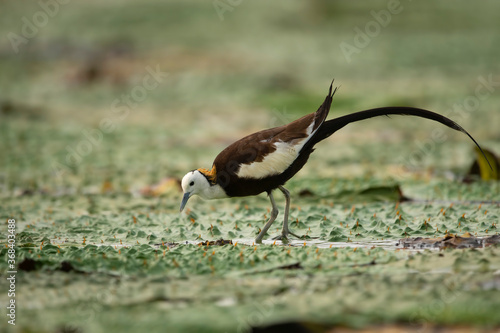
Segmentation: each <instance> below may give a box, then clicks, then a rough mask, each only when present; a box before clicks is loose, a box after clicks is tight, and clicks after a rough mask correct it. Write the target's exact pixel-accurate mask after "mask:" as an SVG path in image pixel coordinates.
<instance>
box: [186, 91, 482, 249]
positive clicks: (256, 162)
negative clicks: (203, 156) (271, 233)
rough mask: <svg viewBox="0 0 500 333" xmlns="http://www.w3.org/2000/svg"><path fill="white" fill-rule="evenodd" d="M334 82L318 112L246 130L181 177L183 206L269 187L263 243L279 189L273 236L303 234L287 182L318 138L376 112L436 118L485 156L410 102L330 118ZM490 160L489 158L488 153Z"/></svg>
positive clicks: (448, 121) (284, 238)
mask: <svg viewBox="0 0 500 333" xmlns="http://www.w3.org/2000/svg"><path fill="white" fill-rule="evenodd" d="M333 83H334V81H332V83H331V84H330V88H329V91H328V95H327V96H326V98H325V100H324V101H323V103H322V104H321V106H320V107H319V108H318V110H317V111H316V112H313V113H310V114H307V115H305V116H303V117H302V118H299V119H297V120H295V121H292V122H291V123H289V124H286V125H283V126H279V127H274V128H270V129H265V130H262V131H259V132H256V133H253V134H250V135H248V136H245V137H244V138H242V139H240V140H238V141H236V142H234V143H232V144H231V145H229V146H228V147H226V148H225V149H224V150H222V151H221V152H220V153H219V155H217V157H216V158H215V160H214V162H213V164H212V168H211V169H210V170H208V169H204V168H199V169H195V170H192V171H190V172H188V173H187V174H186V175H185V176H184V177H183V178H182V181H181V186H182V190H183V197H182V201H181V205H180V211H181V212H182V211H183V209H184V207H185V206H186V203H187V202H188V200H189V198H191V197H192V196H194V195H198V196H200V197H201V198H203V199H222V198H231V197H246V196H254V195H258V194H260V193H263V192H265V193H267V195H268V197H269V200H270V201H271V207H272V208H271V215H270V217H269V219H268V220H267V222H266V224H265V225H264V227H263V228H262V229H261V231H260V233H259V234H258V235H257V237H256V238H255V243H257V244H259V243H262V240H263V238H264V236H265V235H266V233H267V231H268V230H269V228H270V227H271V225H272V224H273V222H274V220H275V219H276V218H277V216H278V207H277V205H276V202H275V199H274V196H273V191H274V190H276V189H278V190H279V191H281V192H282V193H283V195H284V196H285V199H286V201H285V210H284V218H283V227H282V230H281V234H280V235H278V236H277V237H275V238H274V239H279V240H282V241H283V242H285V241H287V240H288V236H289V235H292V236H295V237H297V238H300V237H299V236H297V235H296V234H294V233H292V232H291V231H290V229H289V226H288V214H289V211H290V192H289V191H288V190H287V189H286V188H285V187H284V185H285V183H286V182H287V181H288V180H289V179H291V178H292V177H293V176H294V175H295V174H296V173H297V172H298V171H299V170H300V169H302V167H303V166H304V165H305V164H306V163H307V161H308V159H309V156H310V155H311V153H312V152H313V151H314V149H315V148H314V146H315V145H316V144H317V143H318V142H320V141H322V140H325V139H326V138H328V137H330V136H331V135H332V134H333V133H335V132H336V131H338V130H340V129H341V128H343V127H344V126H346V125H348V124H350V123H353V122H357V121H360V120H365V119H369V118H373V117H378V116H390V115H404V116H416V117H421V118H426V119H430V120H434V121H436V122H439V123H441V124H443V125H445V126H448V127H450V128H452V129H454V130H457V131H460V132H462V133H464V134H466V135H467V136H468V137H469V138H470V139H471V140H472V141H473V142H474V144H475V145H476V146H477V147H478V149H479V150H480V151H481V152H482V153H483V156H485V155H484V152H483V150H482V149H481V147H480V146H479V144H478V143H477V142H476V140H475V139H474V138H473V137H472V136H471V135H470V134H469V133H468V132H467V131H466V130H465V129H464V128H462V127H461V126H460V125H458V124H457V123H456V122H454V121H453V120H451V119H449V118H447V117H445V116H443V115H440V114H438V113H435V112H432V111H429V110H425V109H420V108H414V107H407V106H389V107H379V108H374V109H368V110H364V111H358V112H354V113H351V114H347V115H344V116H341V117H338V118H334V119H331V120H326V118H327V116H328V113H329V111H330V107H331V104H332V100H333V96H334V95H335V93H336V92H337V88H338V87H336V88H335V89H333V91H332V87H333ZM485 158H486V156H485ZM486 160H487V161H488V159H487V158H486ZM488 163H489V161H488Z"/></svg>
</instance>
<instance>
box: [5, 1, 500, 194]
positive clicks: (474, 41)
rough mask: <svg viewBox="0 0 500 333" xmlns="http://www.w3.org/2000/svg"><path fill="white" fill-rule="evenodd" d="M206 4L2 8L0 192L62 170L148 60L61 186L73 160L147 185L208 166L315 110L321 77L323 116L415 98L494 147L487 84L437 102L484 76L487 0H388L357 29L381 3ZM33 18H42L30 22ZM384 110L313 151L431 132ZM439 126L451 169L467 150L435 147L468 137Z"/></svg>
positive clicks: (494, 48)
mask: <svg viewBox="0 0 500 333" xmlns="http://www.w3.org/2000/svg"><path fill="white" fill-rule="evenodd" d="M235 3H236V2H235ZM222 4H225V5H226V7H221V8H222V9H219V13H218V11H217V10H216V7H217V8H219V6H222V5H221V4H219V3H218V2H204V1H168V2H158V1H140V2H138V1H107V2H106V3H105V4H102V3H100V2H94V1H85V2H84V3H82V2H69V3H68V4H60V5H58V6H59V7H58V8H56V9H57V10H56V9H53V12H55V15H53V17H50V15H45V17H48V19H47V20H45V21H44V20H43V15H38V16H37V13H39V12H46V11H45V10H44V9H43V7H41V6H40V5H39V4H38V2H35V1H33V2H30V1H4V2H2V14H1V16H2V20H1V22H2V24H1V26H0V32H1V35H2V36H3V37H4V38H3V39H2V41H3V42H2V44H1V49H0V73H1V76H0V80H1V81H0V82H1V83H0V84H1V87H2V89H1V91H0V93H1V95H0V103H1V104H0V105H1V117H2V121H1V124H2V125H1V126H2V128H1V131H0V135H1V136H2V140H1V145H2V146H1V148H0V149H1V151H2V155H3V163H2V170H1V172H2V175H3V176H2V177H3V180H4V185H5V186H6V187H7V189H12V188H13V187H16V186H20V187H26V186H29V187H36V188H40V187H44V186H45V187H52V186H51V184H53V182H54V181H61V179H59V177H55V178H54V172H53V171H52V170H53V169H54V167H53V163H54V161H56V162H60V163H63V164H65V165H67V164H68V163H64V158H65V157H66V155H67V152H68V151H67V150H66V147H67V146H70V147H72V148H74V149H76V148H77V145H78V144H79V143H80V141H81V140H85V139H86V137H85V136H83V134H82V131H83V130H91V129H95V128H99V124H100V122H101V121H102V120H103V119H104V118H113V119H115V120H116V118H118V116H117V114H116V113H114V112H115V111H116V105H115V104H113V102H114V101H115V100H116V99H118V100H121V99H122V96H123V95H124V94H128V95H130V94H131V92H132V90H133V89H134V87H136V86H141V85H142V80H143V78H144V77H145V76H147V75H148V72H147V69H146V68H148V67H149V68H154V69H156V68H159V70H160V71H161V72H164V73H168V75H167V76H166V77H165V78H164V80H163V81H162V82H161V84H159V85H158V86H157V87H156V88H154V89H152V90H148V91H147V95H146V96H145V98H144V100H141V101H140V102H139V103H135V104H136V105H135V106H134V107H130V108H127V109H129V110H128V111H129V112H128V113H127V114H126V115H125V117H123V118H124V119H121V120H116V121H115V124H116V125H117V126H116V127H115V129H114V130H113V131H111V133H107V134H105V135H104V139H103V143H102V144H101V145H93V147H92V152H91V153H89V154H88V155H87V156H85V158H83V159H82V163H78V165H70V167H71V170H72V172H73V174H76V175H77V176H78V177H77V178H76V179H74V181H75V182H76V185H77V186H80V185H81V182H82V181H84V179H85V177H86V176H88V175H89V172H88V171H89V170H92V177H94V179H95V177H101V178H103V179H104V178H107V177H109V175H116V174H117V172H123V173H127V174H130V175H131V176H132V179H134V180H139V181H141V182H144V181H151V179H148V178H147V176H151V177H152V178H153V179H156V178H157V177H158V176H160V175H165V174H169V175H176V176H181V175H182V174H184V173H185V171H186V170H190V169H193V168H197V167H210V165H211V162H212V159H213V157H214V156H215V155H216V153H217V152H219V151H220V150H221V149H222V148H223V147H225V146H226V145H227V144H228V143H230V142H232V141H234V140H236V139H238V138H239V137H241V136H242V135H245V134H248V133H250V132H252V131H256V130H260V129H262V128H266V127H271V126H274V125H279V124H282V123H285V122H288V121H291V120H293V119H295V118H297V117H299V116H301V115H304V114H306V113H309V112H312V111H315V110H316V109H317V107H318V106H319V104H320V103H321V102H322V100H323V98H324V96H325V94H326V92H327V88H328V85H329V83H330V81H331V79H332V78H335V79H336V84H337V85H340V86H341V88H340V90H339V92H338V94H337V96H336V97H335V101H334V104H333V108H332V113H331V116H338V115H341V114H345V113H348V112H353V111H358V110H362V109H367V108H372V107H378V106H386V105H408V106H418V107H422V108H427V109H430V110H433V111H436V112H440V113H443V114H448V115H449V116H450V117H451V118H453V119H455V120H456V121H457V122H458V123H460V124H462V125H463V126H464V127H465V128H466V129H468V130H469V131H470V132H471V133H472V134H473V136H475V137H476V138H477V139H478V140H479V142H481V143H482V144H483V145H484V146H485V147H490V144H491V145H493V147H492V148H495V147H494V145H495V144H496V142H497V141H499V138H500V132H499V131H498V124H500V112H498V105H499V103H500V101H499V99H500V94H498V88H499V87H500V86H498V85H497V86H495V87H493V91H487V92H488V93H489V94H488V95H487V97H486V98H485V99H484V100H481V101H480V104H479V105H475V104H471V105H472V107H471V108H470V109H469V110H466V111H465V112H457V111H452V110H453V106H454V105H455V104H461V105H463V104H464V102H465V101H466V99H467V97H469V96H474V95H475V89H476V87H477V86H478V85H480V81H479V80H480V78H481V77H482V78H485V79H488V78H489V77H492V80H493V81H494V82H500V74H499V72H500V63H499V62H498V54H500V35H499V34H498V31H499V29H500V24H499V23H498V20H497V19H496V13H497V9H498V4H497V3H496V2H495V1H487V2H483V3H481V5H480V6H478V5H476V4H474V3H470V2H466V1H458V2H438V3H433V4H430V3H421V2H411V1H408V2H406V1H404V2H401V3H400V4H399V6H398V7H396V8H397V9H398V12H399V13H398V14H392V15H390V18H389V23H388V24H386V26H385V27H384V26H381V25H380V24H378V28H379V29H378V30H377V29H376V24H375V29H374V28H373V24H371V25H370V24H369V23H370V22H372V23H373V22H376V20H375V19H374V16H373V14H372V13H371V12H372V11H374V12H376V13H380V12H381V11H386V12H388V9H387V8H388V5H389V4H390V2H386V1H372V2H370V3H359V2H326V1H307V2H301V1H286V2H273V3H272V4H269V3H268V2H265V1H251V2H246V1H241V3H240V4H239V5H237V6H232V5H230V4H229V3H225V2H223V1H222ZM216 5H217V6H216ZM223 10H226V11H223ZM220 12H222V13H220ZM380 15H382V14H379V16H380ZM382 16H383V15H382ZM221 17H222V19H223V20H221ZM23 18H25V19H26V20H27V21H29V22H31V24H32V25H35V29H36V30H37V32H36V33H35V34H34V36H33V37H32V38H26V39H22V38H23V36H24V35H23V31H27V32H30V29H28V28H25V25H27V24H26V21H25V20H23ZM386 21H387V20H386ZM37 22H41V23H44V22H46V24H45V25H43V26H40V27H39V28H38V27H37V25H36V24H38V23H37ZM367 24H368V29H372V30H371V31H375V32H378V34H375V36H374V37H369V36H368V41H369V43H366V40H363V39H360V38H358V37H357V35H358V33H357V32H356V31H355V29H356V28H358V29H360V30H361V31H365V30H366V29H367ZM23 29H24V30H23ZM9 33H14V34H16V36H19V37H20V39H16V38H14V37H12V35H9ZM369 33H370V34H371V35H373V33H372V32H369ZM356 38H358V40H361V42H363V46H364V47H359V48H357V50H358V52H359V53H352V54H351V56H350V60H351V61H350V62H348V61H347V58H346V57H345V55H344V53H343V52H342V49H341V44H342V43H345V44H349V45H351V46H354V47H355V46H356V45H359V44H356V43H355V42H356V41H355V39H356ZM12 41H15V42H14V44H15V45H16V47H17V49H18V53H15V52H14V49H13V46H12V45H13V42H12ZM364 44H367V45H366V46H365V45H364ZM469 102H471V101H469ZM472 102H473V101H472ZM123 104H124V103H123V102H121V101H120V104H119V106H121V105H123ZM114 105H115V108H113V106H114ZM450 111H451V112H450ZM122 114H123V112H122V113H120V114H119V115H122ZM395 118H396V119H394V120H392V121H388V120H387V119H374V120H370V121H367V122H364V123H357V124H354V125H351V126H349V127H348V128H346V129H344V130H342V131H340V132H339V133H337V134H336V136H335V138H333V139H331V140H329V142H328V143H326V144H325V143H323V144H322V146H321V147H322V148H321V150H322V154H323V153H325V154H327V155H328V154H330V153H329V151H333V150H339V151H340V152H339V153H338V155H337V156H336V158H337V160H342V159H343V157H345V156H344V155H343V152H342V148H339V147H340V146H342V147H343V146H345V145H346V143H348V142H349V143H351V144H352V146H350V147H349V149H350V150H352V149H358V152H359V149H361V150H362V149H363V148H357V147H356V145H357V144H359V145H361V146H366V145H368V146H369V145H370V144H372V143H376V142H380V141H384V142H385V144H387V145H393V144H398V143H401V142H403V141H404V142H407V143H408V144H409V145H410V149H418V147H416V146H411V145H412V144H414V143H415V141H416V140H421V141H425V140H426V139H427V138H428V137H429V133H431V130H430V128H433V126H434V127H439V126H441V125H435V124H433V123H430V122H429V121H426V120H416V119H407V118H405V119H400V118H398V117H395ZM446 134H447V135H448V137H449V138H450V139H451V140H449V141H450V143H448V145H447V146H446V149H445V151H446V152H443V153H442V154H443V155H444V156H440V158H441V159H443V160H444V162H443V163H446V164H447V165H448V166H449V167H458V166H460V167H465V164H466V163H468V159H465V158H462V157H461V156H459V154H458V153H457V154H452V153H450V152H453V147H452V146H450V145H451V144H452V143H451V142H453V141H459V142H460V145H467V146H468V147H469V146H470V142H468V141H467V139H466V138H465V137H463V136H462V135H460V134H459V133H452V132H451V131H449V132H446ZM145 145H146V146H147V149H143V147H144V146H145ZM323 145H325V146H323ZM440 146H441V145H440ZM328 147H331V148H328ZM200 148H203V149H201V150H200ZM437 149H440V147H437V148H436V150H437ZM369 151H370V149H367V150H366V151H364V153H369ZM410 152H411V151H410ZM469 152H470V150H469ZM397 153H398V154H404V152H402V151H401V150H398V151H397ZM434 153H435V152H434V151H433V152H431V153H430V154H428V155H431V156H429V158H432V156H433V155H434ZM381 154H382V153H381ZM407 155H408V154H407ZM186 156H189V157H190V158H186ZM368 157H369V158H370V159H371V158H372V157H373V156H368ZM316 158H317V156H314V155H313V159H316ZM321 158H323V157H321ZM122 161H126V164H125V163H123V162H122ZM426 161H428V160H426V159H425V158H424V159H423V161H419V163H418V165H417V166H423V165H424V166H425V165H426ZM391 162H394V163H398V162H399V163H400V162H401V161H399V160H397V159H392V161H391ZM75 164H76V163H75ZM427 164H429V163H427ZM20 165H21V166H23V167H21V168H20V167H19V166H20ZM23 171H25V172H24V173H22V172H23ZM20 172H21V173H22V174H19V173H20ZM56 173H57V172H56ZM145 177H146V178H145ZM69 178H70V177H64V179H63V180H62V181H63V182H64V181H70V179H69ZM5 186H4V188H5Z"/></svg>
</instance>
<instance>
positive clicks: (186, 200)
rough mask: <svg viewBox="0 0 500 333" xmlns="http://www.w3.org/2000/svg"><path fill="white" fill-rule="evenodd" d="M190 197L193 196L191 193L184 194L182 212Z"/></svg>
mask: <svg viewBox="0 0 500 333" xmlns="http://www.w3.org/2000/svg"><path fill="white" fill-rule="evenodd" d="M190 196H191V193H189V192H186V193H184V196H183V197H182V202H181V210H180V211H181V212H182V210H183V209H184V206H186V204H187V202H188V200H189V197H190Z"/></svg>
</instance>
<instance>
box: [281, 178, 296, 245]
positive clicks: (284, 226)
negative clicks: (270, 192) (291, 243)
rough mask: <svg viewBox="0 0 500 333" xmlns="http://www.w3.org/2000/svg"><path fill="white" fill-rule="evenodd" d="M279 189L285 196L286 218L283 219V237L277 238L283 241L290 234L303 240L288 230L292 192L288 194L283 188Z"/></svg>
mask: <svg viewBox="0 0 500 333" xmlns="http://www.w3.org/2000/svg"><path fill="white" fill-rule="evenodd" d="M278 188H279V189H280V191H281V192H282V193H283V195H284V196H285V199H286V204H285V218H284V219H283V229H282V230H281V236H278V237H276V239H281V240H283V238H287V237H288V235H289V234H290V235H292V236H295V237H297V238H301V237H300V236H297V235H296V234H294V233H292V232H290V229H288V213H289V212H290V192H288V190H287V189H286V188H284V187H283V186H279V187H278Z"/></svg>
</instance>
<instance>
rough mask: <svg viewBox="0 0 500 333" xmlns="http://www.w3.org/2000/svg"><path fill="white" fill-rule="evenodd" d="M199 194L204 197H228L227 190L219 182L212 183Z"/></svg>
mask: <svg viewBox="0 0 500 333" xmlns="http://www.w3.org/2000/svg"><path fill="white" fill-rule="evenodd" d="M199 195H200V197H202V198H203V199H222V198H227V194H226V192H225V191H224V189H223V188H222V187H221V186H220V185H219V184H215V185H211V186H209V187H207V188H205V189H204V190H203V191H202V192H201V193H200V194H199Z"/></svg>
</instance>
